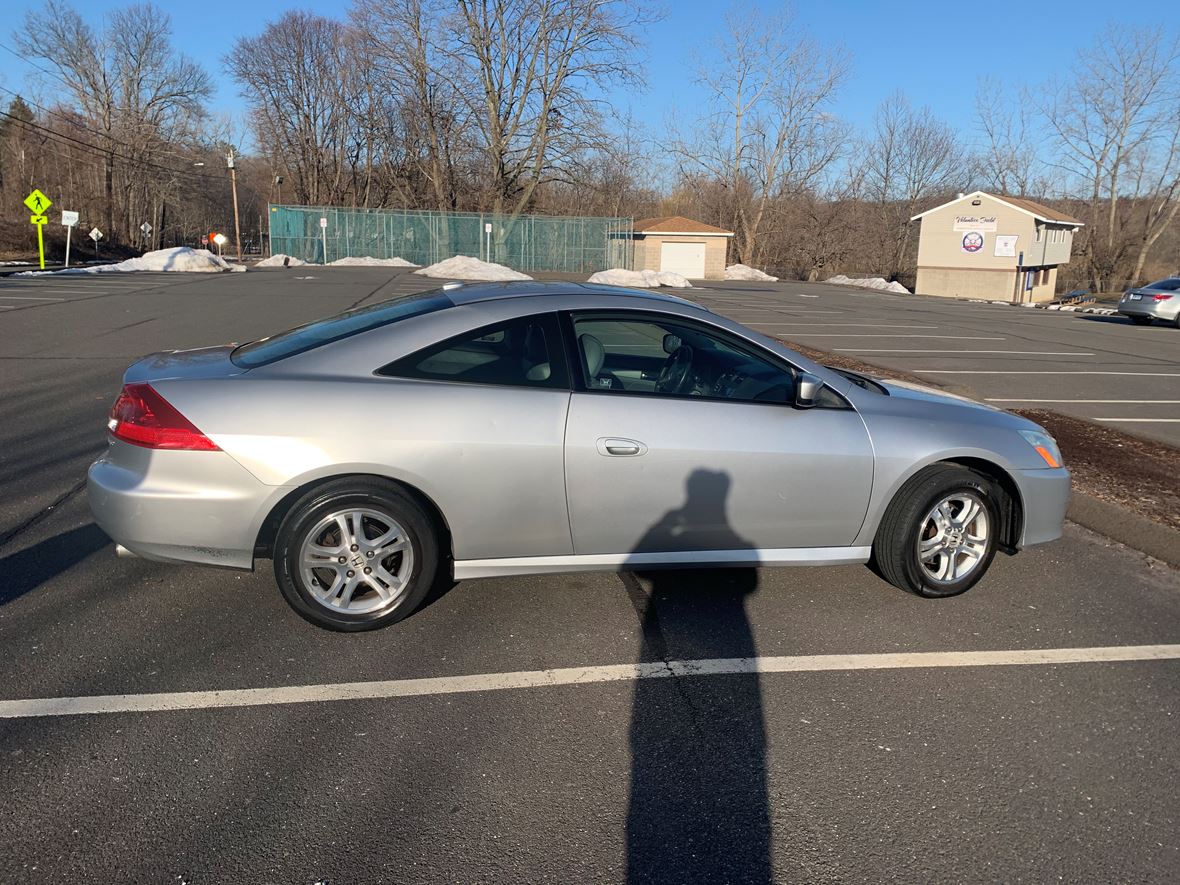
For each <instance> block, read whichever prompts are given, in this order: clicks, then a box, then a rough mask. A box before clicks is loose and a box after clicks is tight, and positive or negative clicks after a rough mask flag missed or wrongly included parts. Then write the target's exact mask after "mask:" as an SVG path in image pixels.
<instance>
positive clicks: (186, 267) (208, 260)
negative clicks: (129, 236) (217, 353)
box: [16, 246, 246, 277]
mask: <svg viewBox="0 0 1180 885" xmlns="http://www.w3.org/2000/svg"><path fill="white" fill-rule="evenodd" d="M245 269H246V268H245V267H244V266H242V265H240V264H230V263H229V262H228V261H226V260H225V259H224V258H222V257H221V256H219V255H214V254H213V253H212V252H210V251H209V250H208V249H192V248H190V247H188V246H177V247H175V248H173V249H157V250H156V251H154V252H145V253H144V254H143V255H141V256H140V257H139V258H128V259H127V260H126V261H120V262H119V263H118V264H100V265H96V266H94V267H70V268H66V269H64V270H46V271H34V270H28V271H25V272H24V273H19V274H17V275H16V276H18V277H25V276H39V275H40V274H43V273H46V274H50V273H52V274H81V273H133V272H135V271H141V272H142V271H152V272H155V273H161V272H170V273H220V272H221V271H224V270H236V271H242V270H245Z"/></svg>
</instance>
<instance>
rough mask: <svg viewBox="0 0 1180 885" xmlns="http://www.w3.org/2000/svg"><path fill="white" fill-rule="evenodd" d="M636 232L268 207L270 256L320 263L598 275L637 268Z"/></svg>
mask: <svg viewBox="0 0 1180 885" xmlns="http://www.w3.org/2000/svg"><path fill="white" fill-rule="evenodd" d="M321 219H326V220H327V226H326V227H321V221H320V220H321ZM489 224H490V225H491V232H490V233H489V232H488V231H487V227H486V226H487V225H489ZM631 234H632V228H631V219H630V218H581V217H574V216H548V215H520V216H517V217H516V218H515V219H510V218H508V217H507V216H496V215H490V214H481V213H479V212H422V211H417V210H412V209H406V210H398V209H336V208H331V207H317V206H275V205H272V206H271V207H270V251H271V254H272V255H277V254H280V253H281V254H286V255H291V256H293V257H295V258H301V259H303V260H304V261H308V262H311V263H314V264H323V263H327V262H331V261H335V260H336V259H338V258H362V257H370V258H404V259H405V260H406V261H410V262H412V263H414V264H421V265H427V264H434V263H436V262H439V261H442V260H443V259H446V258H450V257H451V256H453V255H467V256H470V257H472V258H480V259H483V260H484V261H494V262H496V263H497V264H504V265H507V266H508V267H511V268H514V269H516V270H522V271H530V270H540V271H562V272H567V273H594V272H595V271H599V270H607V269H608V268H612V267H622V268H628V269H629V268H630V267H631V258H632V236H631ZM325 252H326V255H325Z"/></svg>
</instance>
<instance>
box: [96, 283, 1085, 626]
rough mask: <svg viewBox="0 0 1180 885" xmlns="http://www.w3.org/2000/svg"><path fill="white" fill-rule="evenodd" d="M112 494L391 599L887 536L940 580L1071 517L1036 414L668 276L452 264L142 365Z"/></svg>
mask: <svg viewBox="0 0 1180 885" xmlns="http://www.w3.org/2000/svg"><path fill="white" fill-rule="evenodd" d="M124 384H125V386H124V388H123V391H122V393H121V394H120V395H119V398H118V400H117V401H116V403H115V405H114V407H113V408H112V410H111V417H110V421H109V428H108V429H109V448H108V449H107V451H106V453H105V454H104V455H103V457H102V458H100V459H99V460H98V461H96V462H95V463H94V464H93V465H92V466H91V468H90V473H89V497H90V504H91V508H92V510H93V513H94V516H95V519H96V520H97V522H98V524H99V525H100V526H101V527H102V528H103V529H104V531H106V532H107V533H108V534H109V535H110V536H111V537H112V538H114V539H115V541H116V542H118V544H119V545H120V547H121V552H124V553H128V552H129V553H131V554H134V555H138V556H141V557H145V558H148V559H155V560H162V561H170V562H185V563H200V564H205V565H218V566H228V567H233V568H241V569H249V568H252V567H253V565H254V563H255V560H256V559H257V558H259V557H271V558H273V559H274V562H275V575H276V578H277V581H278V584H279V587H280V589H281V591H282V593H283V595H284V596H285V598H286V599H287V601H288V602H289V603H290V604H291V606H292V607H293V608H294V609H295V610H296V611H297V612H298V613H299V614H300V615H302V616H303V617H305V618H306V619H308V620H309V621H312V622H313V623H315V624H318V625H320V626H323V627H327V628H331V629H337V630H364V629H370V628H374V627H379V626H383V625H385V624H389V623H392V622H394V621H396V620H399V619H400V618H402V617H405V616H406V615H407V614H409V613H410V612H411V611H413V610H414V608H415V606H417V605H418V604H419V603H420V602H421V601H422V600H423V598H424V597H425V596H426V594H427V592H428V591H429V589H430V587H431V586H432V585H433V584H434V583H435V582H436V581H447V580H451V579H456V580H458V579H463V578H478V577H487V576H502V575H523V574H539V573H553V572H569V571H579V570H620V569H640V570H643V569H654V568H666V567H686V566H687V567H721V566H747V567H749V566H774V565H836V564H848V563H869V564H870V565H871V567H872V568H874V570H875V571H876V572H877V573H878V574H879V575H881V576H882V577H884V578H885V579H886V580H888V581H890V582H891V583H893V584H895V585H897V586H898V587H901V588H904V589H906V590H909V591H912V592H914V593H918V594H920V595H923V596H928V597H942V596H952V595H955V594H958V593H962V592H963V591H965V590H967V589H968V588H969V587H971V586H972V585H973V584H975V583H976V582H977V581H978V580H979V579H980V578H981V577H982V576H983V574H984V572H985V571H986V570H987V568H988V566H989V564H990V563H991V561H992V557H993V556H994V554H995V552H996V551H997V550H1002V551H1004V552H1006V553H1015V552H1016V551H1017V550H1019V549H1020V548H1022V547H1025V546H1028V545H1032V544H1040V543H1043V542H1045V541H1050V540H1052V539H1054V538H1057V537H1058V536H1059V535H1060V534H1061V530H1062V520H1063V518H1064V513H1065V507H1066V502H1067V500H1068V497H1069V474H1068V472H1067V471H1066V470H1065V468H1064V467H1063V466H1062V464H1061V455H1060V453H1059V452H1058V450H1057V446H1056V445H1055V443H1054V441H1053V439H1052V438H1051V437H1050V436H1049V435H1048V434H1047V433H1045V431H1044V430H1043V429H1042V428H1041V427H1039V426H1038V425H1036V424H1034V423H1032V422H1030V421H1027V420H1025V419H1024V418H1020V417H1017V416H1015V415H1011V414H1008V413H1005V412H1002V411H999V410H996V409H993V408H991V407H988V406H984V405H980V404H978V403H974V402H971V401H969V400H965V399H961V398H954V397H950V396H946V395H941V394H938V393H936V392H933V391H929V390H925V389H920V388H915V387H911V386H907V385H904V384H899V383H885V382H879V381H875V380H872V379H869V378H866V377H862V376H859V375H856V374H853V373H849V372H842V371H837V370H834V369H829V368H825V367H823V366H820V365H817V364H815V363H813V362H811V361H810V360H808V359H806V358H804V357H803V356H801V355H799V354H797V353H795V352H794V351H792V350H790V349H789V348H787V347H785V346H784V345H783V344H781V343H780V342H778V341H776V340H774V339H772V338H768V337H766V336H764V335H761V334H759V333H757V332H754V331H752V330H751V329H748V328H746V327H744V326H742V325H740V324H738V323H736V322H733V321H731V320H729V319H726V318H724V317H722V316H718V315H717V314H715V313H712V312H711V311H709V310H707V309H705V308H703V307H700V306H698V305H696V304H693V303H691V302H689V301H685V300H683V299H680V298H676V297H673V296H670V295H662V294H656V293H651V292H642V291H632V290H626V289H615V288H612V287H603V286H590V285H585V284H557V283H554V284H543V283H514V284H488V285H483V284H480V285H458V284H452V285H448V286H445V287H444V288H443V289H440V290H437V291H432V292H425V293H421V294H418V295H413V296H409V297H404V298H399V299H395V300H392V301H386V302H383V303H381V304H377V305H374V306H371V307H365V308H361V309H358V310H353V311H349V312H347V313H344V314H341V315H339V316H336V317H332V318H329V319H326V320H322V321H319V322H315V323H311V324H308V325H305V326H302V327H299V328H297V329H293V330H291V331H289V332H285V333H282V334H279V335H275V336H273V337H270V338H265V339H262V340H260V341H255V342H252V343H249V344H244V345H242V346H240V347H236V348H235V347H232V346H225V347H211V348H205V349H200V350H188V351H174V352H168V353H160V354H155V355H153V356H149V357H146V358H145V359H143V360H141V361H139V362H137V363H135V364H134V365H133V366H131V368H130V369H128V370H127V373H126V375H125V377H124Z"/></svg>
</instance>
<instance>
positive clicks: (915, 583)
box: [873, 464, 1000, 598]
mask: <svg viewBox="0 0 1180 885" xmlns="http://www.w3.org/2000/svg"><path fill="white" fill-rule="evenodd" d="M999 527H1000V519H999V507H998V505H997V503H996V491H995V487H994V486H993V485H992V483H991V481H990V480H988V479H987V478H986V477H984V476H982V475H980V474H978V473H976V472H975V471H973V470H968V469H967V468H965V467H959V466H957V465H954V464H939V465H935V466H933V467H929V468H927V469H926V470H924V471H923V472H922V473H919V474H918V475H917V476H915V477H914V478H912V479H911V480H910V481H909V482H907V483H906V484H905V485H904V486H902V488H901V490H900V491H899V492H898V493H897V495H896V497H894V499H893V501H892V502H891V503H890V505H889V508H888V509H887V510H886V511H885V517H884V518H883V519H882V520H881V525H880V527H879V528H878V529H877V537H876V538H875V540H874V541H873V565H874V566H875V567H876V570H877V571H878V573H879V574H880V575H881V577H883V578H885V580H887V581H889V583H891V584H893V585H894V586H896V587H900V588H901V589H903V590H908V591H910V592H911V593H917V594H918V595H919V596H926V597H930V598H937V597H944V596H957V595H958V594H960V593H965V592H966V591H967V590H969V589H971V587H973V586H974V585H975V583H976V582H977V581H979V579H980V578H982V577H983V575H984V573H985V572H986V571H987V569H988V566H990V565H991V562H992V559H993V558H994V557H995V554H996V537H997V532H998V530H999Z"/></svg>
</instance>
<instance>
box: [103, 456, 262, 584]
mask: <svg viewBox="0 0 1180 885" xmlns="http://www.w3.org/2000/svg"><path fill="white" fill-rule="evenodd" d="M276 492H280V490H279V489H276V488H274V487H272V486H267V485H263V484H262V483H260V482H259V481H258V480H257V479H255V478H254V477H253V475H251V474H250V473H249V472H248V471H247V470H246V469H245V468H243V467H242V466H241V465H239V464H238V463H237V462H236V461H234V460H233V459H232V458H231V457H230V456H229V455H227V454H225V453H224V452H172V451H159V450H154V449H145V448H140V447H138V446H132V445H129V444H127V443H121V442H112V443H111V447H110V449H108V451H107V454H106V456H104V457H103V458H100V459H99V460H97V461H95V462H94V463H93V464H91V465H90V471H89V473H88V475H87V496H88V498H89V502H90V511H91V513H92V514H94V521H95V522H96V523H98V525H99V527H100V528H101V529H102V530H103V531H104V532H106V533H107V534H108V535H110V536H111V538H112V539H114V540H115V542H116V543H118V544H121V545H122V546H124V547H126V548H127V549H128V550H130V551H131V552H132V553H135V554H136V555H137V556H141V557H143V558H145V559H154V560H159V561H162V562H194V563H201V564H203V565H216V566H222V567H226V568H241V569H249V568H252V567H253V565H254V541H255V539H256V538H257V536H258V529H259V526H260V525H261V523H262V519H263V517H264V516H265V513H266V512H267V506H268V503H269V501H270V500H271V499H273V498H274V496H275V494H276Z"/></svg>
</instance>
